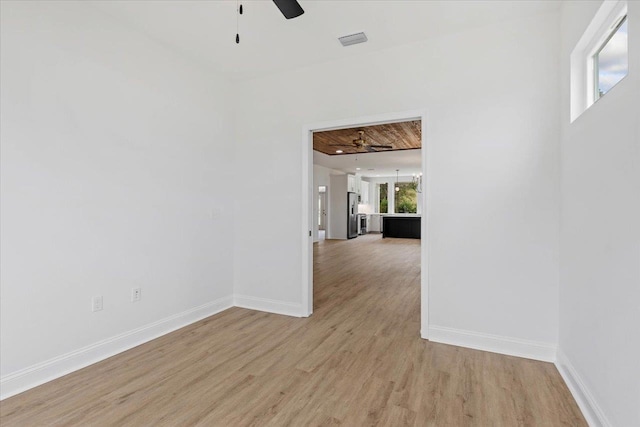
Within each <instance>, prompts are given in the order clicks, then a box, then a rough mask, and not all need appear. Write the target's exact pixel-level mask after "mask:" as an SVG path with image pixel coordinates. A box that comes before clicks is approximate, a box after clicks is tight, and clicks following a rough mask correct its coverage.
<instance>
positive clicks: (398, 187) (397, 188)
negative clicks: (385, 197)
mask: <svg viewBox="0 0 640 427" xmlns="http://www.w3.org/2000/svg"><path fill="white" fill-rule="evenodd" d="M399 171H400V169H396V193H397V192H398V191H400V186H399V185H398V180H399V179H398V172H399Z"/></svg>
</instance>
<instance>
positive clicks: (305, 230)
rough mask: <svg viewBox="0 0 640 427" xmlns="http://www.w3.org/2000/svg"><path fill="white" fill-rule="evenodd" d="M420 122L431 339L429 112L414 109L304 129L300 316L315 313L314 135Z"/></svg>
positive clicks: (424, 304)
mask: <svg viewBox="0 0 640 427" xmlns="http://www.w3.org/2000/svg"><path fill="white" fill-rule="evenodd" d="M418 119H419V120H420V121H421V125H422V174H423V177H424V180H425V181H426V182H425V184H424V186H423V191H422V193H420V194H421V197H422V206H423V209H422V217H421V220H420V232H421V236H422V239H421V240H420V336H421V337H422V338H424V339H428V338H429V337H428V334H429V298H428V297H429V246H430V239H429V228H430V227H428V224H429V218H430V217H431V215H430V214H429V213H430V211H431V204H430V203H429V195H430V193H431V190H430V188H431V167H430V164H429V163H430V161H429V159H430V156H427V153H428V145H427V137H426V135H427V112H426V111H425V110H411V111H403V112H391V113H383V114H378V115H374V116H365V117H356V118H350V119H341V120H332V121H326V122H319V123H311V124H306V125H304V126H303V127H302V180H301V181H302V230H301V235H302V239H301V250H302V280H301V289H300V290H301V294H302V309H301V316H302V317H308V316H311V314H312V313H313V232H312V230H313V203H315V201H314V199H315V198H314V182H313V132H317V131H327V130H335V129H346V128H352V127H359V126H371V125H379V124H385V123H394V122H404V121H408V120H418Z"/></svg>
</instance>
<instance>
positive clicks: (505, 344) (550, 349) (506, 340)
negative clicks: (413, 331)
mask: <svg viewBox="0 0 640 427" xmlns="http://www.w3.org/2000/svg"><path fill="white" fill-rule="evenodd" d="M429 341H434V342H439V343H443V344H451V345H457V346H460V347H468V348H473V349H476V350H483V351H489V352H491V353H500V354H506V355H509V356H517V357H524V358H526V359H533V360H541V361H543V362H555V360H556V346H555V345H554V344H550V343H541V342H536V341H527V340H521V339H518V338H511V337H504V336H500V335H490V334H484V333H480V332H473V331H465V330H461V329H453V328H447V327H444V326H430V327H429Z"/></svg>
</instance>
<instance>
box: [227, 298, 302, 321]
mask: <svg viewBox="0 0 640 427" xmlns="http://www.w3.org/2000/svg"><path fill="white" fill-rule="evenodd" d="M233 305H234V306H235V307H241V308H247V309H249V310H258V311H265V312H267V313H274V314H284V315H285V316H293V317H306V316H305V315H304V313H303V312H302V304H295V303H291V302H286V301H277V300H272V299H267V298H257V297H250V296H246V295H238V294H235V295H234V296H233Z"/></svg>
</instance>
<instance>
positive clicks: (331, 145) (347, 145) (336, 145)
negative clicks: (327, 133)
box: [329, 144, 353, 147]
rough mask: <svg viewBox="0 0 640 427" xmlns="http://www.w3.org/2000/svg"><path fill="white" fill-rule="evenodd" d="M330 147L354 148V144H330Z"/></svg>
mask: <svg viewBox="0 0 640 427" xmlns="http://www.w3.org/2000/svg"><path fill="white" fill-rule="evenodd" d="M329 147H353V144H329Z"/></svg>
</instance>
